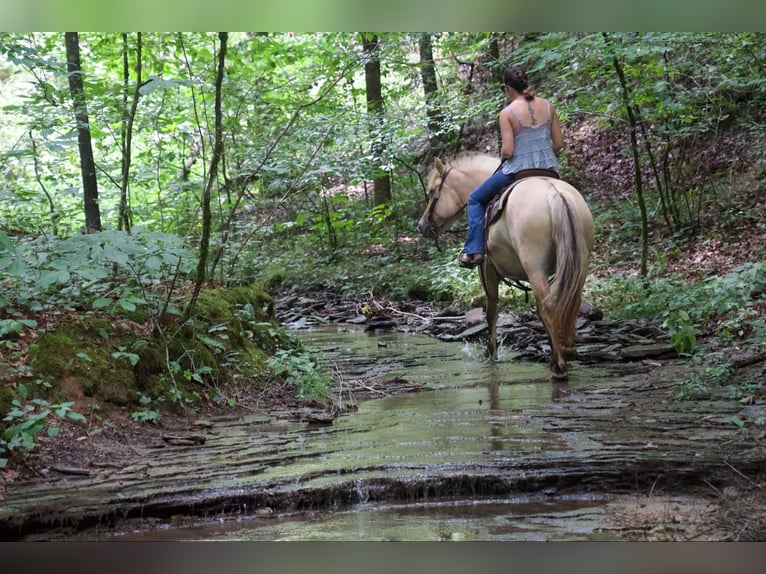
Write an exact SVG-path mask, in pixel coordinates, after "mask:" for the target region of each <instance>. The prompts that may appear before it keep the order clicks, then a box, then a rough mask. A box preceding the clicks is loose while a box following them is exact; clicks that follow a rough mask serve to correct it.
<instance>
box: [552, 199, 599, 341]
mask: <svg viewBox="0 0 766 574" xmlns="http://www.w3.org/2000/svg"><path fill="white" fill-rule="evenodd" d="M548 208H549V210H550V216H551V235H552V239H553V242H554V244H555V248H556V271H555V275H554V277H553V282H552V283H551V285H550V288H551V289H550V296H549V297H547V299H550V300H549V301H546V302H545V305H546V307H547V308H548V310H549V311H550V312H551V313H552V316H554V317H557V323H558V324H557V326H556V329H557V330H558V335H559V337H560V339H559V340H560V341H562V343H563V344H564V345H565V346H567V347H572V348H571V349H568V351H570V352H572V353H573V352H574V348H573V347H574V335H575V321H576V319H577V313H578V312H579V310H580V297H581V294H582V288H583V285H584V284H585V279H586V276H587V274H588V260H589V257H590V249H589V247H588V245H587V242H586V239H585V233H584V229H583V226H582V223H581V222H580V220H579V219H578V218H577V215H576V212H575V207H574V205H573V203H572V200H571V198H570V197H569V196H567V195H566V194H564V193H561V192H560V191H558V190H556V191H554V192H553V193H551V194H550V195H549V196H548Z"/></svg>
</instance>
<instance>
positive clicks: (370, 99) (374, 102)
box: [362, 32, 391, 205]
mask: <svg viewBox="0 0 766 574" xmlns="http://www.w3.org/2000/svg"><path fill="white" fill-rule="evenodd" d="M362 45H363V49H364V55H365V64H364V80H365V88H366V91H367V114H368V116H369V118H370V124H369V125H370V139H371V141H372V154H373V156H374V157H376V158H378V159H382V158H383V156H384V154H385V152H386V144H385V143H384V142H383V138H382V137H379V136H380V133H379V132H380V128H381V127H382V123H383V90H382V87H381V81H380V58H379V57H378V48H379V45H378V36H377V34H370V33H366V32H363V33H362ZM372 195H373V202H374V204H375V205H381V204H383V203H388V202H389V201H391V178H390V176H389V175H388V173H385V172H384V171H383V170H381V172H380V173H379V174H378V175H376V176H375V178H374V179H373V194H372Z"/></svg>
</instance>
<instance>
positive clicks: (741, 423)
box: [729, 415, 745, 428]
mask: <svg viewBox="0 0 766 574" xmlns="http://www.w3.org/2000/svg"><path fill="white" fill-rule="evenodd" d="M729 420H730V421H731V422H733V423H734V424H735V425H737V426H738V427H739V428H742V427H744V426H745V421H743V420H742V419H741V418H739V417H738V416H737V415H733V416H732V417H731V418H730V419H729Z"/></svg>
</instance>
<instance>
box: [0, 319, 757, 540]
mask: <svg viewBox="0 0 766 574" xmlns="http://www.w3.org/2000/svg"><path fill="white" fill-rule="evenodd" d="M299 336H300V337H301V338H302V339H303V341H304V343H305V344H306V345H307V346H308V347H309V348H310V349H312V350H313V351H315V353H316V354H317V355H318V356H319V357H320V359H321V362H322V363H323V366H324V367H325V368H328V369H332V370H333V371H334V372H335V373H336V377H339V378H340V379H341V380H342V382H343V391H342V393H341V394H342V401H343V402H344V403H352V404H356V406H357V410H356V411H347V412H344V413H343V414H341V415H340V416H338V417H336V418H335V419H334V420H333V421H332V422H331V423H330V424H327V423H322V422H321V421H319V422H317V421H316V420H314V419H311V418H310V417H304V416H299V417H297V418H296V417H288V418H285V417H284V416H281V415H280V414H279V413H272V414H270V415H267V414H264V413H254V414H252V415H246V416H242V417H222V418H219V419H215V420H214V421H213V423H214V424H213V426H212V427H211V428H210V429H208V430H206V431H205V442H204V444H203V445H199V446H195V447H188V446H173V447H165V448H163V449H161V450H147V451H146V452H144V453H139V456H138V458H137V462H136V464H135V465H131V467H129V468H122V469H119V470H116V471H114V472H113V473H111V474H108V475H105V476H98V477H95V476H91V477H88V478H72V479H68V480H66V481H46V482H44V483H41V484H34V485H25V486H23V487H21V486H19V487H18V489H19V490H18V491H16V490H14V488H9V490H8V498H7V503H6V506H5V508H4V509H3V508H0V518H3V513H4V512H8V513H9V514H12V513H14V512H18V513H22V514H23V513H27V514H29V515H34V514H35V513H41V512H42V513H43V517H42V518H44V517H45V515H46V513H47V514H50V510H51V509H59V510H58V511H57V512H58V515H57V516H59V518H58V520H59V521H61V522H62V523H63V524H66V523H67V522H68V523H70V524H71V523H73V521H74V520H80V519H81V517H82V516H90V517H91V519H90V521H91V523H93V522H100V523H102V524H104V526H94V527H90V528H89V529H87V530H82V529H81V530H79V531H77V532H74V533H72V532H68V533H67V532H63V531H60V532H59V533H53V534H52V532H51V530H50V529H47V530H46V531H45V532H44V533H43V534H42V535H34V534H33V535H30V536H28V537H27V539H30V540H32V539H65V540H83V539H85V540H525V541H526V540H603V539H609V538H610V537H611V538H614V537H616V536H617V535H616V534H615V533H616V532H617V533H618V532H619V529H617V530H615V529H614V528H613V527H612V526H611V524H610V518H609V516H608V514H609V512H608V508H609V505H610V504H611V503H612V502H613V501H616V500H617V499H618V498H619V497H624V496H633V495H638V494H639V493H643V494H644V495H645V494H646V493H647V492H654V490H655V487H657V489H658V491H659V489H660V488H662V487H663V486H664V485H665V484H666V482H665V481H673V482H672V484H670V483H668V484H670V488H671V492H673V493H675V492H676V491H675V490H673V489H676V488H677V486H678V484H679V482H678V481H679V480H680V479H683V480H687V479H690V478H691V479H693V477H694V476H695V475H696V474H697V473H701V475H702V476H705V477H706V478H710V476H711V474H710V472H711V471H712V469H713V468H715V467H716V466H717V467H720V466H721V462H720V460H721V456H720V454H719V453H718V452H716V451H715V450H713V449H711V448H710V446H711V445H713V444H717V443H718V442H722V441H725V440H727V437H729V436H730V435H731V434H732V433H733V432H735V429H734V428H733V425H732V424H731V422H730V421H729V420H728V418H729V417H730V416H731V415H730V413H728V412H726V411H721V413H720V414H719V415H716V416H711V415H710V414H709V413H710V412H712V410H711V409H712V408H713V405H711V404H702V403H699V402H697V403H694V404H687V406H686V407H683V408H682V406H681V405H679V404H678V403H668V402H667V401H665V400H664V399H662V397H663V396H664V395H663V394H662V392H663V391H662V390H661V389H662V388H663V386H662V385H663V384H664V382H663V381H662V379H661V376H660V378H659V379H658V382H659V383H662V384H654V382H652V379H651V377H648V375H646V374H645V373H647V372H648V370H650V369H651V368H654V367H651V366H646V367H645V368H644V367H641V368H640V369H638V370H636V371H635V372H637V373H638V375H637V376H634V377H630V376H624V377H623V376H621V375H616V374H615V372H614V371H612V372H610V371H609V370H608V369H607V368H596V367H591V366H584V365H580V364H577V363H576V362H575V363H573V364H571V366H570V380H569V382H568V383H566V384H552V383H551V382H550V380H549V373H548V368H547V365H546V364H543V363H533V362H529V361H519V360H516V359H515V357H514V356H513V355H511V354H506V355H503V354H501V356H500V360H499V361H498V362H497V363H491V362H488V361H485V360H484V359H483V349H482V348H481V347H479V346H476V345H470V344H468V345H467V344H461V343H448V342H443V341H438V340H436V339H434V338H430V337H425V336H419V335H415V334H405V333H398V332H387V333H373V334H369V333H365V332H363V331H354V330H349V329H343V328H338V327H325V328H323V329H321V330H315V331H302V332H300V333H299ZM506 353H507V351H506ZM639 367H640V365H639ZM634 370H635V369H634ZM402 380H404V381H406V382H407V383H408V385H409V386H408V387H406V388H408V389H412V388H413V386H415V387H416V388H419V389H420V390H419V392H401V389H402V386H401V381H402ZM373 383H376V384H375V385H373ZM389 383H390V384H391V385H392V388H393V387H398V388H397V389H395V391H396V392H391V393H387V392H386V388H387V387H386V385H387V384H389ZM370 388H373V389H374V391H375V392H374V393H373V396H375V397H377V398H374V399H369V398H365V397H363V396H362V391H361V390H364V389H367V391H369V389H370ZM360 389H361V390H360ZM653 393H655V394H653ZM366 394H367V395H369V392H367V393H366ZM356 395H358V396H356ZM716 408H720V406H719V407H716ZM727 408H728V407H727ZM700 409H702V411H700ZM700 412H702V413H704V414H705V416H701V415H700ZM669 431H672V432H669ZM737 464H738V465H739V464H744V463H742V462H737ZM740 468H744V466H741V467H740ZM22 491H23V492H22ZM687 502H688V501H687ZM691 503H692V504H696V502H695V501H693V500H692V501H691ZM701 504H702V503H701ZM41 509H42V510H41ZM62 509H63V510H62ZM110 516H111V517H114V516H119V517H130V519H129V520H118V521H117V523H116V524H115V523H114V522H113V519H108V517H110Z"/></svg>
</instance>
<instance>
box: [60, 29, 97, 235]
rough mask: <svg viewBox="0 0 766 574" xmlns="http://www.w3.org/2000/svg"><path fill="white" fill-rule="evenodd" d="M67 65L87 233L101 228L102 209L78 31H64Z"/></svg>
mask: <svg viewBox="0 0 766 574" xmlns="http://www.w3.org/2000/svg"><path fill="white" fill-rule="evenodd" d="M64 40H65V43H66V67H67V73H68V75H69V91H70V92H71V94H72V103H73V105H74V117H75V121H76V123H77V144H78V147H79V150H80V171H81V172H82V189H83V199H84V203H85V229H86V231H87V232H88V233H95V232H96V231H101V212H100V210H99V207H98V181H97V180H96V162H95V161H94V160H93V146H92V145H91V140H90V123H89V121H88V107H87V105H86V103H85V90H84V89H83V84H82V67H81V66H80V37H79V34H78V33H77V32H65V33H64Z"/></svg>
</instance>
